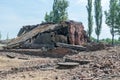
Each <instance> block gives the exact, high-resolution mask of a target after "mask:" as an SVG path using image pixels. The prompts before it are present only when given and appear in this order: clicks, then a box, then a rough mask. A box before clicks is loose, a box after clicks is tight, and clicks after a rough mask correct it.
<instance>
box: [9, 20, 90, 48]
mask: <svg viewBox="0 0 120 80" xmlns="http://www.w3.org/2000/svg"><path fill="white" fill-rule="evenodd" d="M88 41H89V39H88V37H87V35H86V32H85V30H84V26H83V25H82V23H81V22H75V21H65V22H61V23H60V24H54V23H44V24H38V25H33V26H24V27H23V28H21V29H20V31H19V33H18V37H16V38H15V39H13V40H11V41H10V42H9V44H8V48H41V47H49V48H50V47H54V46H55V43H57V42H60V43H67V44H73V45H83V44H85V43H87V42H88Z"/></svg>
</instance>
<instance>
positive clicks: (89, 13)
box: [86, 0, 93, 38]
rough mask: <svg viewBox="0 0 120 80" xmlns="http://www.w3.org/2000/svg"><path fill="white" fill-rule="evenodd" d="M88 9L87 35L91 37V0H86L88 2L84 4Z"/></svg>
mask: <svg viewBox="0 0 120 80" xmlns="http://www.w3.org/2000/svg"><path fill="white" fill-rule="evenodd" d="M86 8H87V11H88V31H87V33H88V36H89V38H91V34H92V31H93V16H92V0H88V4H87V6H86Z"/></svg>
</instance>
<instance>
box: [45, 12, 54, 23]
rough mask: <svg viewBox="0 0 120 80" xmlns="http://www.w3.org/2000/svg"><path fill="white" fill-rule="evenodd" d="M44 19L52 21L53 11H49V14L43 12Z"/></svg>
mask: <svg viewBox="0 0 120 80" xmlns="http://www.w3.org/2000/svg"><path fill="white" fill-rule="evenodd" d="M45 21H46V22H53V12H52V11H51V12H50V14H49V15H48V13H46V14H45Z"/></svg>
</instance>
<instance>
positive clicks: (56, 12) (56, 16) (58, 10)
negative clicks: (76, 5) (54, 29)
mask: <svg viewBox="0 0 120 80" xmlns="http://www.w3.org/2000/svg"><path fill="white" fill-rule="evenodd" d="M68 6H69V4H68V1H66V0H54V3H53V10H52V11H51V12H50V14H47V13H46V15H45V22H55V23H59V22H61V21H65V20H67V19H68V13H67V7H68Z"/></svg>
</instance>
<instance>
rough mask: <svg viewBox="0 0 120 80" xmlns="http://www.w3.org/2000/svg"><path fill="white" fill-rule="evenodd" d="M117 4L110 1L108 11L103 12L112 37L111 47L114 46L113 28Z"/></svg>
mask: <svg viewBox="0 0 120 80" xmlns="http://www.w3.org/2000/svg"><path fill="white" fill-rule="evenodd" d="M117 2H118V0H110V5H109V10H108V12H107V11H105V16H106V24H107V25H108V26H109V27H110V32H111V35H112V45H114V36H115V27H116V23H115V22H116V17H117V16H116V15H117V12H118V11H117Z"/></svg>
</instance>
